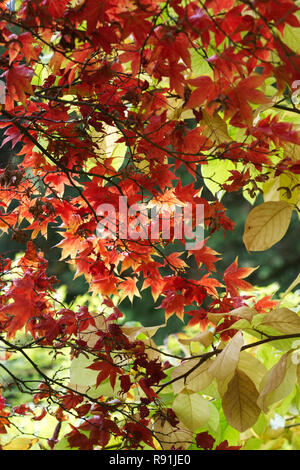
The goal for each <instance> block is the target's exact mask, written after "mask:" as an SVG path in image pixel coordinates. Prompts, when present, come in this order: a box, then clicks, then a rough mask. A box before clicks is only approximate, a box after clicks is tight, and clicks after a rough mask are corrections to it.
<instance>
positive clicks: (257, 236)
mask: <svg viewBox="0 0 300 470" xmlns="http://www.w3.org/2000/svg"><path fill="white" fill-rule="evenodd" d="M296 3H297V2H294V1H293V0H270V1H264V0H255V1H251V0H250V1H235V0H203V1H198V0H197V1H193V0H188V1H181V0H166V1H159V0H134V1H129V0H101V1H97V0H60V1H57V0H43V1H41V0H22V1H20V0H19V1H16V2H15V5H14V8H12V7H11V6H9V5H8V4H7V3H6V2H1V3H0V47H1V50H0V54H1V55H0V67H1V71H2V74H1V77H0V79H2V80H3V82H2V84H5V86H6V93H5V99H4V100H3V101H4V102H3V104H2V105H1V121H0V122H1V128H2V130H3V132H4V139H3V143H7V142H9V143H10V144H11V146H12V148H20V150H19V151H18V152H19V153H18V156H17V164H9V165H7V166H6V167H5V168H2V169H1V170H0V190H1V201H0V229H1V231H3V232H5V233H7V234H9V236H10V237H11V238H12V239H13V240H17V241H20V242H23V243H24V244H25V246H26V248H25V250H24V253H23V254H22V255H20V256H19V257H18V258H17V259H16V260H11V259H9V258H8V257H7V256H5V255H3V256H1V259H0V261H1V264H0V269H1V271H0V274H1V277H0V287H1V295H0V329H1V336H0V344H1V364H0V368H2V371H4V372H5V373H6V374H9V378H10V380H9V381H10V383H12V384H15V386H16V387H17V388H18V389H19V390H21V391H22V393H23V395H24V397H23V402H22V404H20V403H18V404H16V403H12V402H10V401H9V399H8V398H6V396H7V394H6V392H7V390H6V388H5V384H3V386H2V389H1V394H2V395H1V396H0V410H1V411H0V433H1V436H2V437H3V439H4V440H1V444H2V447H3V448H8V449H9V448H12V447H14V448H16V447H17V448H20V449H23V448H27V447H30V446H36V447H37V448H43V449H56V448H59V445H61V446H62V445H64V446H65V448H73V449H81V450H92V449H121V450H126V449H130V450H135V449H157V450H163V449H183V450H186V449H205V450H215V449H216V450H226V449H242V448H244V447H245V446H247V442H248V441H249V440H251V439H252V440H253V439H257V440H259V439H261V440H260V441H259V442H260V443H261V442H264V439H263V437H261V436H262V435H263V434H264V432H265V429H266V428H267V426H268V423H269V420H270V418H272V416H274V413H275V411H276V410H278V409H279V408H278V407H280V406H281V408H280V412H278V413H279V414H280V416H288V417H289V418H288V419H292V418H293V417H295V416H297V413H299V411H297V412H296V413H294V415H290V414H289V413H290V408H289V406H290V405H291V403H292V399H293V400H294V402H293V406H294V409H295V407H296V408H297V406H298V407H299V385H300V384H299V383H298V382H299V377H300V369H299V367H300V366H299V365H298V364H299V344H300V343H299V339H300V317H299V315H298V313H297V306H295V305H292V304H291V303H289V302H285V298H284V297H283V298H275V297H273V296H272V295H269V294H268V293H265V294H264V293H261V291H258V293H257V292H256V291H255V288H254V287H253V286H252V285H251V283H250V282H249V280H248V277H249V276H250V275H251V274H252V273H253V272H254V270H255V269H259V267H258V266H251V267H249V266H241V265H240V262H239V259H238V257H237V255H236V254H235V253H232V263H231V264H230V265H229V266H228V267H227V268H226V269H225V270H224V271H223V272H220V270H218V261H219V260H220V259H221V258H222V253H217V252H216V251H215V250H213V249H212V248H211V247H210V240H211V239H212V238H213V237H214V235H215V234H216V233H217V232H220V231H221V232H223V233H224V249H226V237H227V236H228V233H229V232H232V231H234V229H235V221H234V220H231V219H230V218H229V216H228V214H227V212H226V207H225V205H224V204H223V202H222V201H223V199H222V196H223V195H224V194H225V193H231V192H236V193H238V194H240V197H241V199H242V198H246V199H247V201H249V202H251V204H253V209H252V210H251V211H250V212H249V214H248V217H247V221H246V224H245V230H244V235H243V243H244V246H245V248H246V249H247V250H248V251H249V253H251V252H253V251H263V250H267V249H272V247H273V246H274V245H275V244H276V243H277V242H278V241H280V240H281V239H282V238H283V237H284V236H285V234H286V232H287V230H288V227H289V225H290V221H291V217H292V216H294V215H295V216H296V217H297V216H298V215H299V210H300V205H299V201H300V183H299V172H300V134H299V125H298V122H299V114H300V108H299V107H298V95H297V90H298V89H300V55H299V54H300V51H299V41H300V9H299V8H298V7H297V4H296ZM18 145H19V146H20V147H18ZM183 175H188V183H186V184H185V183H183ZM204 188H205V190H206V192H205V194H208V193H209V195H210V196H209V197H207V196H204V195H203V189H204ZM259 196H260V197H261V196H263V202H259V203H258V202H257V199H258V197H259ZM120 198H123V199H122V200H125V198H126V202H127V204H128V207H132V206H134V205H140V207H141V205H143V207H144V208H145V209H146V210H150V209H151V208H153V207H154V206H156V207H159V208H160V209H161V213H162V214H169V213H170V211H171V209H172V208H173V207H174V206H176V207H181V208H183V207H185V206H186V205H190V206H191V207H193V208H195V207H196V206H201V207H202V208H203V219H202V220H201V221H200V222H201V224H202V225H203V242H202V241H201V240H200V241H198V244H197V245H196V246H194V247H193V248H191V249H190V248H189V249H186V245H185V243H186V240H185V237H184V234H183V235H182V237H181V238H180V237H179V238H178V237H177V236H176V233H177V232H176V217H175V216H174V214H173V215H172V216H171V218H170V231H169V235H168V237H165V236H164V234H163V231H162V227H161V226H160V225H158V229H157V231H156V234H155V236H151V234H150V235H149V232H147V233H148V235H149V236H147V237H142V236H141V237H136V238H134V237H131V238H130V237H129V236H126V235H128V234H127V233H125V236H124V233H123V231H122V233H121V229H122V228H123V227H122V223H124V220H123V218H122V214H121V212H120ZM104 204H107V205H110V207H113V208H114V210H115V214H116V218H117V221H118V222H119V225H118V229H117V231H116V232H115V233H114V236H113V237H106V238H104V237H101V236H99V230H97V229H98V228H99V223H100V222H101V220H102V219H101V218H102V216H103V214H100V213H99V206H101V205H104ZM128 217H129V220H128V224H129V225H130V224H132V225H131V226H132V227H133V226H134V227H136V225H135V224H137V226H138V229H137V232H136V233H139V231H138V230H140V233H141V231H142V229H147V230H148V228H149V226H150V216H149V213H147V214H137V213H135V214H133V213H129V216H128ZM198 225H199V220H197V218H196V215H195V212H194V213H193V215H192V218H191V220H190V228H189V229H190V232H189V235H190V236H191V235H192V234H193V233H194V232H195V230H196V229H197V226H198ZM49 227H51V229H52V230H53V229H54V230H56V231H57V232H58V233H59V234H60V235H61V241H60V242H59V244H58V248H59V249H60V250H61V260H63V261H64V262H65V263H67V264H68V265H71V266H72V269H74V277H77V276H81V275H83V276H84V278H85V280H86V281H87V283H88V285H89V298H90V299H91V301H90V302H85V304H83V305H81V304H80V303H76V301H75V302H73V304H72V305H69V304H66V303H64V301H61V300H60V299H59V296H58V292H59V283H58V280H57V279H56V278H55V276H53V275H50V274H49V271H48V261H47V253H42V252H41V251H40V250H39V249H38V248H37V246H36V243H35V240H36V239H37V237H39V236H43V237H45V238H47V235H48V230H49ZM112 227H114V225H112ZM191 263H194V265H195V266H196V269H193V270H191V269H190V266H191ZM298 282H299V277H298V278H297V279H296V280H295V282H294V283H293V284H292V285H291V287H290V289H289V290H288V292H287V293H286V294H287V296H288V294H289V292H292V291H293V289H294V288H295V287H296V286H297V283H298ZM146 289H148V290H149V291H150V293H151V295H152V298H153V309H155V308H157V307H160V308H162V309H163V310H164V312H165V320H166V322H167V320H168V319H169V318H170V317H171V316H174V315H175V316H177V317H179V319H180V320H182V325H183V330H182V333H180V334H179V335H177V336H176V337H175V339H174V338H173V343H172V341H171V339H169V340H168V338H167V339H166V341H165V343H164V344H163V345H162V346H161V345H156V344H155V341H154V338H153V337H154V336H155V334H156V332H157V331H158V329H159V328H160V325H158V326H156V327H147V328H146V327H143V326H142V325H141V324H139V323H136V324H134V325H132V324H128V323H126V317H124V315H123V313H122V305H120V304H121V302H122V301H123V300H124V299H126V298H128V299H129V300H130V301H131V302H133V301H134V299H135V298H136V297H141V296H142V295H143V293H144V291H145V290H146ZM137 322H138V318H137ZM162 326H163V325H162ZM297 338H298V340H297ZM174 341H175V343H176V344H175V343H174ZM174 344H175V345H174ZM267 348H269V349H267ZM33 350H35V351H36V350H41V351H48V352H49V354H50V353H51V354H53V357H54V358H58V359H59V358H60V357H61V356H63V357H64V358H65V359H66V360H68V361H69V368H68V369H67V370H63V371H59V372H57V371H55V372H51V371H50V372H49V371H45V370H44V369H43V368H42V367H41V366H40V365H39V362H38V360H36V359H33V358H32V355H31V351H33ZM16 355H18V356H20V357H22V358H23V360H24V361H26V363H29V364H30V366H31V367H32V369H33V371H34V373H35V374H37V375H38V377H39V380H38V382H36V381H35V380H30V378H29V379H28V378H26V377H22V376H19V375H15V374H14V371H13V369H12V368H11V367H10V361H11V359H12V358H14V357H15V356H16ZM288 400H290V401H288ZM282 403H285V405H284V406H283V405H282ZM295 403H296V404H295ZM298 410H299V408H298ZM18 416H22V417H23V419H24V420H25V418H26V419H28V420H29V421H32V422H34V423H35V428H34V429H35V431H34V432H33V431H30V433H32V436H31V435H30V436H29V437H28V433H26V435H25V434H24V435H23V434H22V426H20V427H17V426H16V425H15V424H14V419H15V418H16V417H18ZM49 416H50V417H51V419H52V418H53V417H54V421H55V423H56V424H55V427H54V428H53V429H52V428H51V433H50V435H49V436H48V439H47V440H45V439H43V438H40V436H39V432H38V431H36V429H37V425H39V424H41V423H43V421H44V420H47V419H48V417H49ZM291 416H292V418H291ZM224 430H227V431H226V432H225V431H224ZM30 433H29V434H30ZM7 436H8V437H7ZM16 436H17V437H16ZM2 437H1V438H2ZM258 438H259V439H258ZM5 439H6V440H5ZM251 442H252V441H251ZM257 445H258V446H259V445H260V444H257Z"/></svg>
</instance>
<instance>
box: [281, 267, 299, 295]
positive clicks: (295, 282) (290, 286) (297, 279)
mask: <svg viewBox="0 0 300 470" xmlns="http://www.w3.org/2000/svg"><path fill="white" fill-rule="evenodd" d="M298 284H300V273H299V274H298V276H297V277H296V279H294V281H293V282H292V284H290V285H289V287H288V288H287V290H286V291H285V292H284V293H283V295H282V297H283V298H284V297H285V296H286V295H288V294H289V292H291V291H292V290H293V289H294V287H296V286H297V285H298Z"/></svg>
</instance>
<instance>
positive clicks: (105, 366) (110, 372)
mask: <svg viewBox="0 0 300 470" xmlns="http://www.w3.org/2000/svg"><path fill="white" fill-rule="evenodd" d="M87 368H88V369H92V370H99V371H100V372H99V374H98V376H97V382H96V386H97V387H98V386H99V385H100V384H101V383H102V382H103V381H104V380H105V379H107V378H108V377H109V381H110V384H111V386H112V388H114V387H115V383H116V378H117V375H118V374H121V373H122V371H121V369H120V368H119V367H117V366H115V365H114V364H113V363H112V362H111V358H110V357H107V359H106V360H105V361H96V362H94V363H93V364H91V365H90V366H88V367H87Z"/></svg>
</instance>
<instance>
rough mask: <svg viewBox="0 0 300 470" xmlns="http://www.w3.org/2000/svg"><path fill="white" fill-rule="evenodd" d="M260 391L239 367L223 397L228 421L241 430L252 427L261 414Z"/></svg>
mask: <svg viewBox="0 0 300 470" xmlns="http://www.w3.org/2000/svg"><path fill="white" fill-rule="evenodd" d="M258 395H259V394H258V391H257V389H256V387H255V385H254V383H253V382H252V380H251V379H250V378H249V377H248V375H246V374H245V372H243V371H241V370H239V369H237V370H236V371H235V374H234V376H233V378H232V379H231V381H230V382H229V384H228V388H227V391H226V393H225V395H224V396H223V399H222V405H223V410H224V414H225V416H226V419H227V421H228V423H229V424H230V425H231V426H232V427H234V428H235V429H237V430H238V431H240V432H244V431H246V429H249V428H251V427H252V426H253V425H254V424H255V423H256V421H257V420H258V417H259V415H260V411H261V410H260V408H259V407H258V406H257V403H256V401H257V398H258Z"/></svg>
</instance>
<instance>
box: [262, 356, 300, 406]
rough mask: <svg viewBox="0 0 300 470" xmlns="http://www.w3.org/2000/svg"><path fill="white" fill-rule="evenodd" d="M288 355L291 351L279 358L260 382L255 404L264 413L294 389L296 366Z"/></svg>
mask: <svg viewBox="0 0 300 470" xmlns="http://www.w3.org/2000/svg"><path fill="white" fill-rule="evenodd" d="M290 354H291V351H288V352H287V353H285V354H284V355H283V356H281V358H280V359H279V361H278V362H277V363H276V364H275V365H274V366H273V367H272V368H271V369H270V370H269V371H268V372H267V373H266V375H265V377H264V378H263V380H262V383H261V392H260V394H259V397H258V400H257V404H258V406H259V407H260V408H261V409H262V410H263V411H264V412H265V413H266V412H267V411H268V408H269V407H270V406H271V405H272V404H273V403H276V402H278V401H280V400H282V399H283V398H285V397H286V396H287V395H289V394H290V393H291V392H292V390H293V388H294V385H295V383H296V380H297V377H296V370H297V366H296V364H294V363H293V361H292V360H291V357H290Z"/></svg>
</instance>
